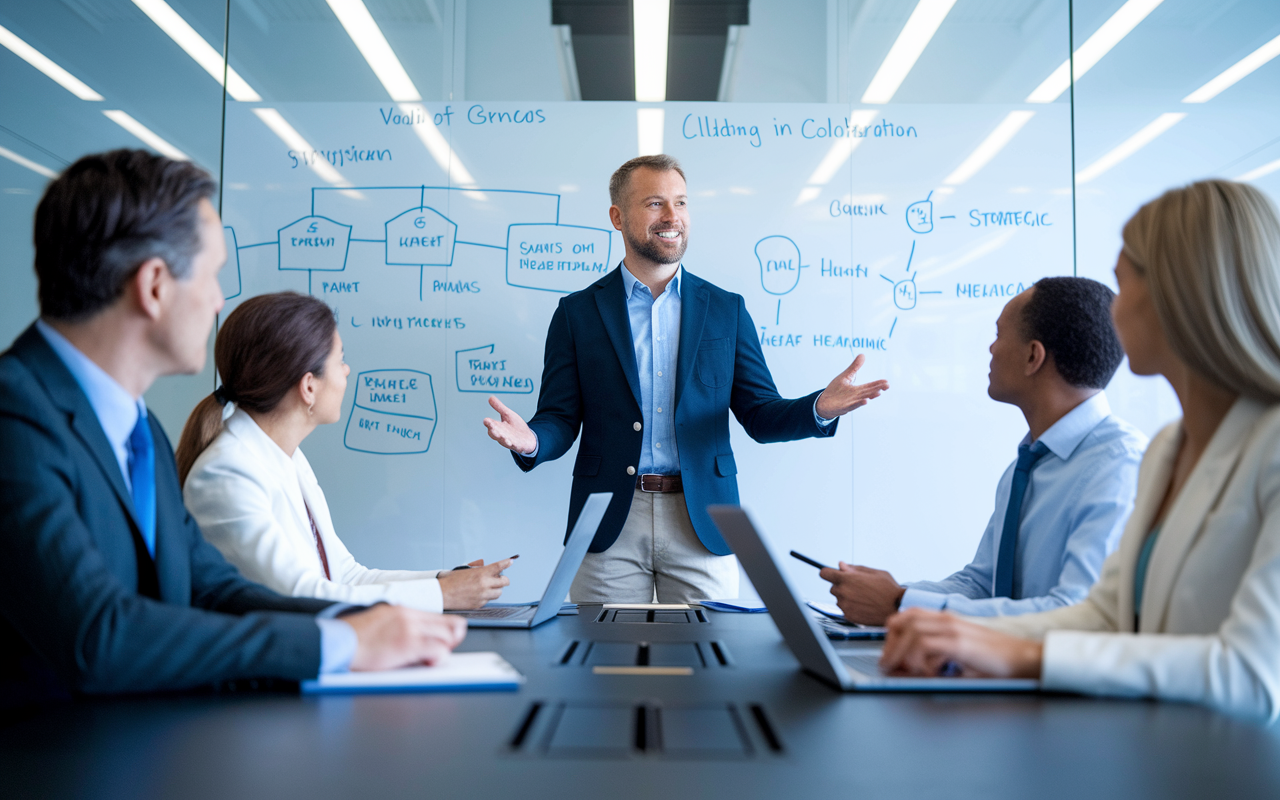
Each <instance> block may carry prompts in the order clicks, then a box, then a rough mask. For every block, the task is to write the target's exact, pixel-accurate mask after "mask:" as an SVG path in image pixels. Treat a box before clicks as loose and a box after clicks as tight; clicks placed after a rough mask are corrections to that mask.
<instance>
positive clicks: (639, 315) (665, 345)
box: [622, 264, 684, 475]
mask: <svg viewBox="0 0 1280 800" xmlns="http://www.w3.org/2000/svg"><path fill="white" fill-rule="evenodd" d="M683 276H684V267H683V266H681V267H677V268H676V274H675V276H674V277H672V279H671V282H670V283H668V284H667V288H666V289H664V290H663V292H662V294H661V295H659V296H658V298H657V299H656V300H655V299H654V297H653V292H651V291H649V287H648V286H645V285H644V283H643V282H641V280H640V279H639V278H637V277H636V276H635V275H632V274H631V270H629V269H627V267H626V265H625V264H623V265H622V288H623V291H625V292H626V295H627V317H628V319H629V320H630V321H631V341H632V344H633V345H634V347H635V352H636V370H637V372H638V374H639V378H640V414H641V417H642V418H643V421H644V428H643V434H644V439H643V443H642V444H641V445H640V465H639V470H640V473H641V474H647V473H657V474H659V475H679V474H680V452H679V448H677V447H676V427H675V422H674V419H675V414H674V413H673V412H674V411H675V409H674V408H672V406H674V405H675V399H676V365H677V364H678V363H679V362H678V359H679V357H680V307H681V306H680V302H681V299H680V279H681V278H682V277H683Z"/></svg>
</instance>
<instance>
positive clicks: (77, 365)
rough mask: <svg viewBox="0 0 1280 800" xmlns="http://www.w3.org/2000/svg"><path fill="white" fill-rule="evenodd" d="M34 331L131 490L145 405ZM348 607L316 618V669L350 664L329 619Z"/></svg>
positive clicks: (341, 630) (350, 631)
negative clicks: (81, 397)
mask: <svg viewBox="0 0 1280 800" xmlns="http://www.w3.org/2000/svg"><path fill="white" fill-rule="evenodd" d="M36 330H38V331H40V334H41V335H42V336H44V339H45V341H46V342H48V343H49V346H50V347H51V348H53V352H55V353H57V354H58V358H60V359H62V363H63V364H64V365H65V366H66V368H67V371H68V372H70V373H71V376H72V377H73V378H75V379H76V383H78V384H80V390H81V391H82V392H84V394H85V397H87V398H89V405H90V406H92V407H93V413H94V414H95V415H96V416H97V417H98V424H99V425H101V426H102V432H103V433H104V434H106V436H107V443H108V444H110V445H111V452H113V453H115V456H116V461H117V462H118V463H119V464H120V474H121V475H123V476H124V485H125V487H126V488H128V489H129V490H130V491H132V490H133V484H132V481H131V480H130V478H129V434H131V433H133V429H134V427H135V426H136V425H137V424H138V419H139V417H140V416H141V415H143V414H146V413H147V406H146V404H145V403H143V401H142V398H135V397H133V396H132V395H130V394H129V392H128V391H126V390H125V388H124V387H123V386H121V385H120V384H119V383H117V382H116V379H115V378H113V377H111V376H110V375H108V374H107V372H106V370H104V369H103V368H102V367H99V366H98V365H97V364H95V363H93V361H91V360H90V359H89V357H88V356H86V355H85V354H84V353H82V352H80V349H79V348H78V347H76V346H75V345H73V344H72V343H71V342H70V341H68V340H67V337H65V336H63V335H62V334H60V333H58V332H57V331H56V330H54V328H53V327H52V326H51V325H49V324H48V323H46V322H45V321H44V320H42V319H41V320H36ZM347 608H350V606H349V605H347V604H342V603H335V604H334V605H332V606H329V607H328V608H326V609H325V610H324V611H322V612H320V615H319V616H317V618H316V624H317V625H319V626H320V672H321V673H329V672H346V671H347V669H348V668H349V667H350V666H351V659H352V658H354V657H355V654H356V645H357V642H358V640H357V638H356V631H355V628H352V627H351V626H350V625H348V624H347V623H345V622H343V621H342V620H340V619H330V617H333V616H334V615H335V614H340V613H342V612H343V611H344V610H345V609H347Z"/></svg>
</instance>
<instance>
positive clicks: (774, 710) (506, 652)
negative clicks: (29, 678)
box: [0, 607, 1280, 800]
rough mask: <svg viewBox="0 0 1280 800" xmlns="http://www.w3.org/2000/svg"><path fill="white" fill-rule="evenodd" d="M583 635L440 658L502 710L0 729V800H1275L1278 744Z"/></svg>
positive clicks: (309, 712) (724, 629)
mask: <svg viewBox="0 0 1280 800" xmlns="http://www.w3.org/2000/svg"><path fill="white" fill-rule="evenodd" d="M597 615H598V609H597V608H590V607H585V608H584V609H583V614H582V615H580V616H576V617H575V616H565V617H560V618H558V619H555V620H553V621H551V622H549V623H547V624H546V625H544V626H542V627H540V628H538V629H537V630H535V631H522V630H482V629H476V628H473V629H472V630H471V631H470V633H469V634H468V636H467V639H466V641H465V642H464V643H463V645H462V647H461V648H460V649H461V650H496V651H498V652H500V653H501V654H502V655H503V656H504V657H505V658H506V659H507V660H508V661H510V662H511V663H512V664H514V665H515V666H516V667H517V668H518V669H519V670H520V671H521V672H523V673H524V674H525V675H526V676H527V677H528V682H527V683H526V684H525V685H524V686H523V687H522V688H521V689H520V690H519V691H517V692H492V693H461V694H388V695H359V696H328V697H300V696H297V695H290V694H286V693H243V694H221V695H201V696H164V697H142V698H128V699H114V700H101V701H93V702H80V703H76V704H69V705H66V706H61V707H56V708H46V709H42V710H40V711H36V712H28V713H23V714H21V715H18V716H10V717H8V718H5V719H4V720H3V721H2V722H0V796H3V797H73V796H74V797H107V798H110V797H129V798H145V797H181V798H206V797H207V798H256V797H264V798H267V797H269V798H291V797H307V798H328V797H360V798H378V797H415V796H420V797H468V798H490V797H492V798H541V797H546V798H576V797H607V798H629V797H663V798H668V797H670V798H677V797H733V798H755V797H761V798H816V797H832V798H837V797H838V798H880V797H892V798H912V797H929V798H935V797H936V798H948V800H950V799H951V798H967V797H974V798H979V797H980V798H984V800H991V799H993V798H1005V797H1008V798H1057V797H1064V798H1065V797H1070V798H1084V797H1087V798H1093V797H1125V798H1139V797H1159V798H1174V797H1196V798H1205V797H1215V798H1216V797H1223V798H1246V797H1268V798H1280V725H1277V726H1273V727H1264V726H1262V725H1259V724H1258V723H1256V722H1251V721H1247V720H1240V719H1235V718H1232V717H1228V716H1225V715H1222V714H1219V713H1216V712H1213V711H1210V710H1207V709H1204V708H1200V707H1196V706H1189V705H1181V704H1173V703H1154V702H1146V701H1133V700H1100V699H1092V698H1082V697H1075V696H1070V695H1052V694H1037V695H1002V694H963V695H962V694H946V693H935V694H841V693H840V692H838V691H835V690H833V689H832V688H830V687H828V686H827V685H825V684H823V683H821V682H819V681H818V680H816V679H815V678H812V677H810V676H809V675H806V674H804V673H802V672H800V671H799V669H798V666H797V664H796V661H795V659H794V658H792V656H791V654H790V652H789V651H788V650H787V649H786V647H785V645H784V644H783V642H782V639H781V637H780V636H779V635H778V632H777V629H776V628H775V627H774V626H773V623H772V622H771V621H770V619H769V618H768V616H767V615H764V614H754V615H747V614H720V613H714V612H708V613H706V615H705V616H706V619H707V621H706V622H695V623H685V624H664V623H616V622H597V621H595V619H596V617H597ZM575 641H576V642H578V643H579V644H578V645H577V646H576V647H575V648H574V650H573V653H572V654H569V655H568V657H567V658H566V654H568V653H569V648H570V646H571V645H572V643H573V642H575ZM638 642H647V643H649V644H650V647H649V648H648V651H647V653H648V655H647V660H648V661H649V664H650V665H651V666H661V665H664V664H665V665H668V666H670V665H676V666H680V665H690V666H692V667H693V669H692V674H689V675H665V674H635V675H615V674H598V673H597V672H596V671H595V669H594V667H595V666H610V665H613V666H625V665H634V664H636V663H637V654H638V653H639V648H638V645H637V644H636V643H638ZM712 642H715V643H716V647H715V648H712V647H711V643H712ZM693 643H697V645H696V646H695V645H694V644H693ZM588 645H590V647H588ZM842 646H843V647H851V648H857V647H866V645H842ZM717 650H718V651H719V652H718V654H717ZM720 656H723V658H724V660H725V661H727V662H728V664H727V665H721V664H720V663H719V661H720ZM584 660H585V661H586V663H585V664H584V663H582V662H583V661H584ZM639 660H641V661H643V660H644V657H640V659H639ZM703 662H705V665H704V663H703ZM535 707H536V709H537V710H536V712H535V711H533V709H534V708H535Z"/></svg>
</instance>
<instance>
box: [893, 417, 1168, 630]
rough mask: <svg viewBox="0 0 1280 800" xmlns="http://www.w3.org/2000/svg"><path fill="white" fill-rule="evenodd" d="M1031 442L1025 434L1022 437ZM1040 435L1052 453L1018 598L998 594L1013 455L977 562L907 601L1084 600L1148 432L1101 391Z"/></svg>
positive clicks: (1028, 536)
mask: <svg viewBox="0 0 1280 800" xmlns="http://www.w3.org/2000/svg"><path fill="white" fill-rule="evenodd" d="M1030 440H1031V437H1030V434H1029V433H1028V434H1027V435H1026V436H1024V437H1023V440H1022V443H1023V444H1027V443H1029V442H1030ZM1040 441H1042V442H1044V443H1045V445H1046V446H1047V447H1048V448H1049V453H1048V454H1047V455H1046V456H1045V457H1044V458H1043V459H1041V461H1040V462H1039V463H1038V464H1037V465H1036V466H1035V468H1034V469H1032V471H1031V479H1030V482H1029V483H1028V485H1027V494H1026V497H1025V499H1024V501H1023V505H1022V521H1021V524H1020V525H1019V528H1018V547H1017V555H1016V559H1017V561H1016V563H1015V564H1014V575H1015V585H1019V586H1020V587H1021V591H1020V594H1021V597H1020V598H1018V599H1013V598H1008V597H993V596H992V595H993V594H994V591H995V571H996V570H995V567H996V557H997V554H998V553H999V552H1000V534H1001V531H1002V530H1003V527H1004V515H1005V509H1006V508H1008V505H1009V492H1010V488H1011V485H1012V483H1013V470H1014V464H1016V463H1017V461H1016V459H1015V461H1014V463H1012V464H1010V465H1009V468H1008V469H1006V470H1005V472H1004V475H1002V476H1001V478H1000V482H999V484H998V485H997V486H996V503H995V511H994V513H992V515H991V521H990V522H989V523H987V529H986V531H984V532H983V534H982V541H981V542H979V543H978V552H977V554H976V555H975V556H974V558H973V561H972V562H971V563H970V564H969V565H968V566H966V567H965V568H964V569H962V570H960V571H959V572H957V573H955V574H954V575H952V576H951V577H949V578H946V579H945V580H941V581H917V582H915V583H909V584H907V591H906V594H904V595H903V597H902V608H904V609H905V608H910V607H911V606H921V607H923V608H932V609H946V610H948V611H954V612H956V613H958V614H969V615H971V616H995V615H999V614H1004V615H1010V614H1027V613H1031V612H1035V611H1045V610H1048V609H1051V608H1058V607H1060V606H1067V605H1072V604H1074V603H1078V602H1080V601H1081V600H1083V599H1084V598H1085V595H1086V594H1088V592H1089V587H1091V586H1092V585H1093V584H1094V582H1095V581H1096V580H1097V579H1098V575H1099V573H1100V572H1101V571H1102V562H1103V561H1104V560H1105V559H1106V557H1107V555H1108V554H1109V553H1110V552H1111V551H1112V550H1114V549H1115V547H1116V545H1117V544H1118V543H1119V541H1120V534H1121V532H1122V531H1123V529H1124V524H1125V522H1126V521H1127V520H1128V518H1129V513H1130V512H1131V511H1132V510H1133V500H1134V496H1135V495H1136V493H1137V483H1138V464H1139V462H1140V461H1141V460H1142V453H1143V451H1145V450H1146V447H1147V437H1145V436H1143V435H1142V433H1140V432H1139V431H1138V430H1137V429H1135V428H1133V427H1132V426H1131V425H1129V424H1128V423H1126V422H1123V421H1122V420H1119V419H1117V418H1115V417H1113V416H1111V408H1110V406H1109V405H1108V404H1107V398H1106V396H1105V395H1104V394H1103V393H1102V392H1098V393H1097V394H1095V395H1094V396H1093V397H1091V398H1089V399H1088V400H1086V401H1084V402H1083V403H1081V404H1080V405H1078V406H1076V407H1075V408H1073V409H1072V410H1071V411H1069V412H1068V413H1067V414H1066V415H1064V416H1063V417H1062V419H1060V420H1058V421H1057V422H1055V423H1054V424H1053V426H1052V427H1050V428H1049V429H1048V430H1047V431H1045V432H1044V433H1043V434H1042V435H1041V436H1040Z"/></svg>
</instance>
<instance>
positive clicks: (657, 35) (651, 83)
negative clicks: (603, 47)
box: [631, 0, 671, 103]
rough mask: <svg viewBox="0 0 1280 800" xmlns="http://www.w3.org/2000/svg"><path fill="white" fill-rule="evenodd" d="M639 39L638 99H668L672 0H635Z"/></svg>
mask: <svg viewBox="0 0 1280 800" xmlns="http://www.w3.org/2000/svg"><path fill="white" fill-rule="evenodd" d="M631 9H632V18H633V23H634V24H633V26H632V31H634V35H635V40H634V45H633V46H634V47H635V69H636V100H638V101H639V102H642V103H661V102H662V101H664V100H666V99H667V37H668V33H669V31H670V25H671V0H632V3H631Z"/></svg>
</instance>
